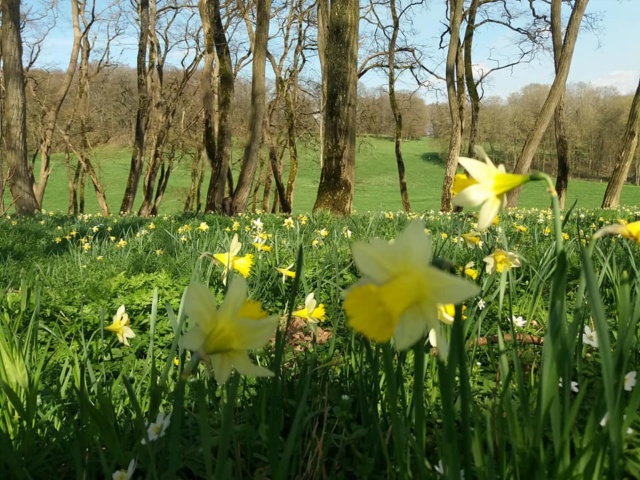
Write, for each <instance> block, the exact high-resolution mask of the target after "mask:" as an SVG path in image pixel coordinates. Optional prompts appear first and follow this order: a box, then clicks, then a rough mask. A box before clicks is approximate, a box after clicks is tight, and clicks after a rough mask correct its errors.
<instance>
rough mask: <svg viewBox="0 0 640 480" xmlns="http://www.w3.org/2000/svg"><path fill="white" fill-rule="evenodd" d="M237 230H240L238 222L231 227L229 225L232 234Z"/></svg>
mask: <svg viewBox="0 0 640 480" xmlns="http://www.w3.org/2000/svg"><path fill="white" fill-rule="evenodd" d="M239 228H240V222H238V221H235V222H233V225H231V230H233V231H234V232H237V231H238V229H239Z"/></svg>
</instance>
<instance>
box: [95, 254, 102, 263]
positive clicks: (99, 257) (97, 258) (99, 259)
mask: <svg viewBox="0 0 640 480" xmlns="http://www.w3.org/2000/svg"><path fill="white" fill-rule="evenodd" d="M96 260H97V261H99V262H101V261H102V260H104V257H103V256H102V255H98V256H97V257H96Z"/></svg>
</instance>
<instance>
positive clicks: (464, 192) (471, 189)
mask: <svg viewBox="0 0 640 480" xmlns="http://www.w3.org/2000/svg"><path fill="white" fill-rule="evenodd" d="M476 154H477V155H478V157H480V158H482V159H483V160H484V161H480V160H475V159H473V158H467V157H460V158H458V162H459V163H460V165H461V166H462V167H463V168H464V169H465V170H467V172H469V177H470V178H467V179H463V178H462V177H460V176H458V175H456V178H454V182H453V187H452V189H451V191H452V193H453V194H454V197H453V200H452V203H453V205H457V206H460V207H476V206H478V205H482V207H481V208H480V214H479V216H478V230H480V231H482V230H486V229H487V228H489V226H490V225H491V223H492V222H493V219H494V218H495V217H496V215H498V212H500V210H502V209H503V208H504V207H505V206H506V202H507V197H506V194H507V192H510V191H511V190H513V189H515V188H518V187H519V186H521V185H523V184H525V183H527V182H528V181H529V180H531V175H518V174H514V173H507V172H506V171H505V168H504V165H499V166H497V167H496V166H495V165H494V164H493V162H492V161H491V160H490V159H489V157H488V156H487V154H486V153H485V152H484V150H483V149H482V148H481V147H477V148H476ZM456 180H457V181H456Z"/></svg>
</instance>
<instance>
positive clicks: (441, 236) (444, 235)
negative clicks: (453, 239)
mask: <svg viewBox="0 0 640 480" xmlns="http://www.w3.org/2000/svg"><path fill="white" fill-rule="evenodd" d="M440 238H442V239H443V240H446V239H447V238H449V235H448V234H447V233H446V232H442V233H440Z"/></svg>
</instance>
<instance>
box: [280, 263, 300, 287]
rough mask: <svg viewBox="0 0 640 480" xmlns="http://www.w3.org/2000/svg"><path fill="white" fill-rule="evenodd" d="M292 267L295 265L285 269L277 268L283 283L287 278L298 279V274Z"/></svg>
mask: <svg viewBox="0 0 640 480" xmlns="http://www.w3.org/2000/svg"><path fill="white" fill-rule="evenodd" d="M291 267H293V263H292V264H291V265H289V266H288V267H285V268H279V267H276V270H277V272H278V273H281V274H282V283H284V282H285V281H286V280H287V277H289V278H296V272H293V271H292V270H291Z"/></svg>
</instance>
